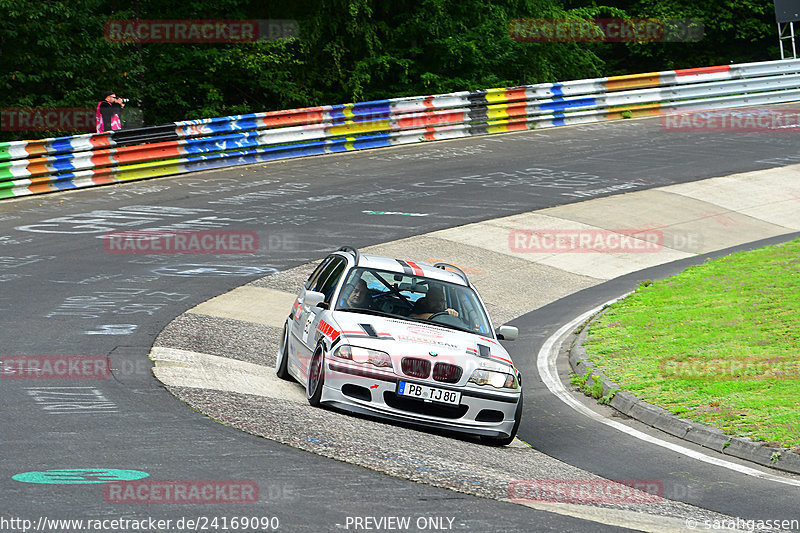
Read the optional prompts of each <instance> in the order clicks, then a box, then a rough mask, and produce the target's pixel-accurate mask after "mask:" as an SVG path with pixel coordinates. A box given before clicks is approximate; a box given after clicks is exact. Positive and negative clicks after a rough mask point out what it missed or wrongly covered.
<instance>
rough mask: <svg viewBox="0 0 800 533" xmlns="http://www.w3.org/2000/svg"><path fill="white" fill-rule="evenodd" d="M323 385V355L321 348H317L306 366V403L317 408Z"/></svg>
mask: <svg viewBox="0 0 800 533" xmlns="http://www.w3.org/2000/svg"><path fill="white" fill-rule="evenodd" d="M324 383H325V353H324V352H323V351H322V347H318V348H317V349H316V350H315V351H314V355H313V356H312V357H311V363H310V364H309V365H308V384H307V386H306V398H308V403H310V404H311V405H313V406H314V407H318V406H319V404H320V400H321V399H322V386H323V384H324Z"/></svg>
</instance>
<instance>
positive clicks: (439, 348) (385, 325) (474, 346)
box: [332, 311, 513, 372]
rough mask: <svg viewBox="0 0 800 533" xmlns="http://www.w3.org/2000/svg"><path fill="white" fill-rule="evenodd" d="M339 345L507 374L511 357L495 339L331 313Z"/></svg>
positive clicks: (408, 322) (361, 315)
mask: <svg viewBox="0 0 800 533" xmlns="http://www.w3.org/2000/svg"><path fill="white" fill-rule="evenodd" d="M332 319H333V320H334V321H335V322H336V325H335V326H333V325H332V326H333V327H334V328H336V329H337V330H338V331H339V333H340V334H341V336H342V337H343V338H342V340H341V341H340V342H347V343H349V344H352V345H355V346H362V347H364V348H371V349H374V350H381V351H383V352H387V353H389V355H390V356H392V358H393V359H394V358H395V357H399V356H407V357H408V356H410V357H423V358H431V357H433V358H436V360H438V361H449V362H453V363H456V364H459V365H461V366H465V367H467V368H473V369H474V368H486V369H489V370H499V371H503V372H509V370H510V367H513V363H512V362H511V357H509V355H508V352H506V350H505V348H503V346H501V345H500V343H499V342H497V341H496V340H495V339H492V338H490V337H484V336H482V335H475V334H472V333H468V332H464V331H457V330H454V329H449V328H445V327H440V326H436V325H434V324H426V323H422V322H417V321H412V320H402V319H398V318H388V317H382V316H377V315H370V314H366V313H351V312H347V311H334V312H333V316H332Z"/></svg>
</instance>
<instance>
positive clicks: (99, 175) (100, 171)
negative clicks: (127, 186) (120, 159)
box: [92, 168, 117, 185]
mask: <svg viewBox="0 0 800 533" xmlns="http://www.w3.org/2000/svg"><path fill="white" fill-rule="evenodd" d="M92 172H94V176H92V182H93V183H95V184H97V185H108V184H109V183H115V182H116V181H117V180H116V179H115V178H114V169H113V168H96V169H93V170H92Z"/></svg>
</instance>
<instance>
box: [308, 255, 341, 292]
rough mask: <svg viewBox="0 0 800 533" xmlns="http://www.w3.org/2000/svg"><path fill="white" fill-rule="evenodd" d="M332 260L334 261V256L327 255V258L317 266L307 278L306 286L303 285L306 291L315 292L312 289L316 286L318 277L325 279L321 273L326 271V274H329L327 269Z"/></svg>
mask: <svg viewBox="0 0 800 533" xmlns="http://www.w3.org/2000/svg"><path fill="white" fill-rule="evenodd" d="M333 259H334V256H332V255H329V256H328V257H326V258H325V259H324V260H323V261H322V263H320V264H319V266H317V268H315V269H314V272H312V273H311V275H310V276H309V277H308V280H307V281H306V285H305V287H306V289H308V290H310V291H313V290H316V289H314V287H315V286H316V285H317V284H318V282H319V279H320V277H322V278H323V279H325V278H324V277H323V273H324V272H325V271H326V270H327V271H328V272H330V270H328V267H330V265H331V262H332V261H333Z"/></svg>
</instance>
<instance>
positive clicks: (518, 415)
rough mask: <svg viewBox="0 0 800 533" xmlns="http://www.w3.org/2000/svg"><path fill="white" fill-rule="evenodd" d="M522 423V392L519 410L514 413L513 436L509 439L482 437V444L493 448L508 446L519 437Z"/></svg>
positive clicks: (518, 403) (518, 405) (508, 437)
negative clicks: (518, 433) (518, 432)
mask: <svg viewBox="0 0 800 533" xmlns="http://www.w3.org/2000/svg"><path fill="white" fill-rule="evenodd" d="M521 421H522V392H521V391H520V393H519V402H517V409H516V410H515V411H514V427H512V428H511V435H509V436H507V437H486V436H481V442H483V443H484V444H489V445H491V446H508V445H509V444H511V443H512V442H514V439H515V438H516V436H517V431H518V430H519V424H520V422H521Z"/></svg>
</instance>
